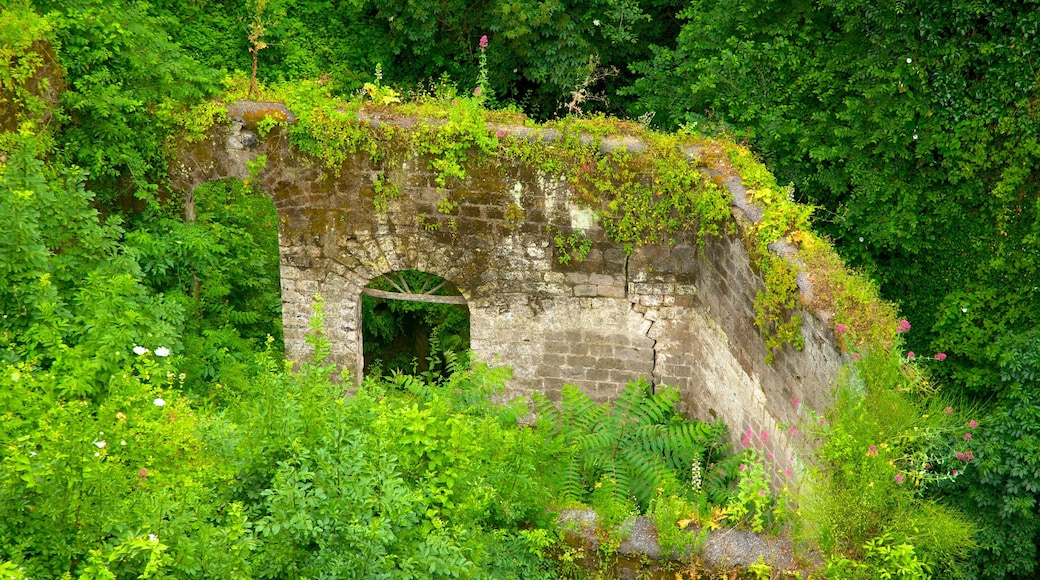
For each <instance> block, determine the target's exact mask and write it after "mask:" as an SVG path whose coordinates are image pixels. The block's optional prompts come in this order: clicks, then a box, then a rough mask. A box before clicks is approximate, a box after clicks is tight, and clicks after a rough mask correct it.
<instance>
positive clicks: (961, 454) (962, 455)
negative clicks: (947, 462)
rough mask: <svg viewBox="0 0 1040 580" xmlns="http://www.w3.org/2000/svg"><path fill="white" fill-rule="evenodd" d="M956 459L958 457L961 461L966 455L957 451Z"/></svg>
mask: <svg viewBox="0 0 1040 580" xmlns="http://www.w3.org/2000/svg"><path fill="white" fill-rule="evenodd" d="M957 459H960V460H961V461H965V460H966V459H967V456H966V455H964V454H963V453H961V452H960V451H958V452H957Z"/></svg>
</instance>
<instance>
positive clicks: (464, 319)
mask: <svg viewBox="0 0 1040 580" xmlns="http://www.w3.org/2000/svg"><path fill="white" fill-rule="evenodd" d="M469 332H470V323H469V307H468V306H467V305H466V299H465V298H464V297H463V296H462V293H461V292H459V289H458V287H457V286H455V284H453V283H451V282H449V281H448V280H445V279H444V278H442V277H440V276H437V275H435V274H430V273H428V272H421V271H419V270H401V271H397V272H391V273H389V274H385V275H383V276H380V277H378V278H376V279H374V280H372V281H371V282H369V283H368V285H367V286H365V288H364V289H363V290H362V292H361V334H362V347H363V348H362V350H363V352H364V358H365V368H364V373H365V375H370V374H390V373H405V374H416V375H423V376H426V377H428V378H433V379H437V378H441V377H443V376H444V375H445V373H446V371H447V370H449V369H450V368H461V367H464V366H466V365H467V364H468V356H469V338H470V334H469Z"/></svg>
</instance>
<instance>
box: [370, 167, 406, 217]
mask: <svg viewBox="0 0 1040 580" xmlns="http://www.w3.org/2000/svg"><path fill="white" fill-rule="evenodd" d="M372 189H373V190H374V191H375V193H376V195H375V198H373V200H372V204H373V205H374V206H375V208H376V211H381V212H382V211H386V210H387V209H388V208H389V207H390V202H391V201H393V200H395V199H397V198H398V196H400V195H401V188H400V187H398V185H397V183H395V182H394V180H392V179H390V178H389V177H387V175H386V174H385V173H381V174H379V175H378V176H377V177H376V179H375V181H373V182H372Z"/></svg>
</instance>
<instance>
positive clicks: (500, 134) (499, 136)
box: [495, 129, 505, 139]
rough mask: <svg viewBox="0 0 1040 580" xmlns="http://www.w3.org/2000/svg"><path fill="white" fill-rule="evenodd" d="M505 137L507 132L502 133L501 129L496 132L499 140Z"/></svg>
mask: <svg viewBox="0 0 1040 580" xmlns="http://www.w3.org/2000/svg"><path fill="white" fill-rule="evenodd" d="M503 135H505V131H502V130H501V129H499V130H498V131H495V137H498V138H499V139H501V138H502V136H503Z"/></svg>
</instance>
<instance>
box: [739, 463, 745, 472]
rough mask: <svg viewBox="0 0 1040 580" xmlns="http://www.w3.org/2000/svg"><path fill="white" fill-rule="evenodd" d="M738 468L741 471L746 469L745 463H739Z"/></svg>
mask: <svg viewBox="0 0 1040 580" xmlns="http://www.w3.org/2000/svg"><path fill="white" fill-rule="evenodd" d="M740 470H741V471H747V465H744V464H743V463H741V464H740Z"/></svg>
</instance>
